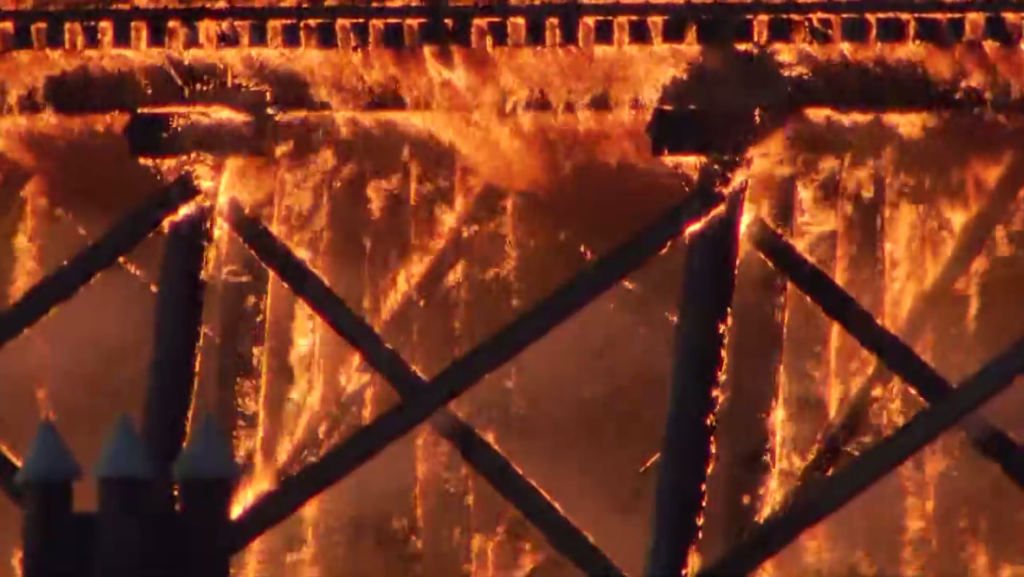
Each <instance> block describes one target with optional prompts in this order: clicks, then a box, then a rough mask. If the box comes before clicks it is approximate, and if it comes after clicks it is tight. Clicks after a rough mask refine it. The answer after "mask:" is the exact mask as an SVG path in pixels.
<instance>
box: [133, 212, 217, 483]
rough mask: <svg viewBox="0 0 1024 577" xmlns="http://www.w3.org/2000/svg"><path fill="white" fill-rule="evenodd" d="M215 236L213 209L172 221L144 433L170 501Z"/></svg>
mask: <svg viewBox="0 0 1024 577" xmlns="http://www.w3.org/2000/svg"><path fill="white" fill-rule="evenodd" d="M209 240H210V210H209V209H208V208H206V207H199V208H197V209H196V210H195V211H194V212H192V213H190V214H187V215H185V216H183V217H181V218H180V219H179V220H178V221H176V222H174V223H173V224H171V227H170V231H169V232H168V234H167V244H166V247H165V249H164V257H163V264H162V265H161V269H160V285H159V288H158V292H157V305H156V311H157V312H156V334H155V335H154V339H153V361H152V364H151V365H150V381H149V389H148V390H147V391H146V400H145V408H144V413H143V414H144V416H143V421H142V436H143V438H144V439H145V440H146V444H147V446H148V447H149V454H150V455H151V456H152V458H153V460H154V463H153V464H154V467H155V468H156V474H157V478H158V479H160V480H161V482H164V483H166V486H167V499H168V502H169V503H170V502H171V500H172V496H171V492H170V480H171V466H172V464H173V463H174V461H175V459H177V458H178V453H179V452H180V451H181V447H182V445H184V444H185V436H186V434H187V432H188V419H189V411H190V410H191V408H192V397H193V388H194V385H195V366H196V354H197V351H198V345H199V336H200V331H201V328H202V317H203V291H204V289H205V284H206V283H205V282H204V281H203V278H202V273H203V266H204V264H205V262H206V260H205V259H206V247H207V245H208V243H209Z"/></svg>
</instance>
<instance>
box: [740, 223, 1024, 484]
mask: <svg viewBox="0 0 1024 577" xmlns="http://www.w3.org/2000/svg"><path fill="white" fill-rule="evenodd" d="M749 237H750V240H751V242H752V243H753V244H754V246H755V247H756V248H757V249H758V251H760V252H761V254H763V255H764V257H765V258H766V259H767V260H768V261H769V262H770V263H772V266H774V267H775V268H776V269H778V270H779V271H782V272H783V273H784V274H785V275H786V276H787V277H788V278H789V280H790V282H792V283H793V284H794V285H795V286H797V288H799V289H800V290H801V291H803V292H804V294H806V295H807V296H808V297H810V298H811V299H812V300H814V302H815V303H817V304H818V306H819V307H821V310H822V311H823V312H824V313H825V314H826V315H827V316H828V317H829V318H831V319H832V320H834V321H835V322H836V323H838V324H839V325H840V326H841V327H843V328H844V329H846V331H847V332H849V334H850V335H851V336H853V337H854V338H855V339H857V341H858V342H859V343H860V344H861V345H862V346H863V347H864V348H865V349H867V350H868V351H870V352H871V353H873V354H875V355H876V356H877V357H878V359H879V362H881V363H884V366H885V367H886V369H887V370H888V371H891V373H892V374H895V375H896V376H898V377H899V378H900V379H902V380H903V381H904V382H906V383H907V384H908V385H909V386H910V387H911V388H913V389H914V390H915V391H916V392H917V393H918V394H919V395H921V397H922V398H923V399H924V400H925V401H927V402H928V403H930V404H935V403H940V402H942V401H943V400H945V399H946V398H948V397H949V396H950V395H952V394H953V386H952V385H950V384H949V382H947V381H946V379H944V378H943V377H942V375H940V374H939V373H938V372H937V371H936V370H935V369H933V368H932V367H931V365H929V364H928V363H927V362H925V361H924V359H922V358H921V357H919V356H918V355H917V353H915V352H914V350H913V349H912V348H911V347H910V346H908V345H907V344H906V343H904V342H903V341H902V340H900V338H899V337H897V336H896V335H894V334H893V333H891V332H889V331H888V330H886V328H885V327H883V326H882V325H881V324H880V323H879V322H878V321H877V320H876V319H875V317H874V315H872V314H871V312H870V311H868V310H867V309H865V308H864V307H863V306H862V305H861V304H860V303H858V302H857V300H856V299H854V298H853V297H851V296H850V295H849V294H848V293H847V292H846V291H845V290H843V289H842V287H840V286H839V285H838V284H837V283H836V282H835V281H834V280H832V278H831V277H830V276H829V275H828V274H827V273H825V272H824V271H822V270H821V269H819V268H818V267H817V266H815V265H814V264H813V263H811V262H810V261H808V260H807V259H806V258H805V257H804V256H803V255H801V254H800V251H799V250H797V249H796V247H794V246H793V245H791V244H790V243H789V242H788V241H786V239H785V238H784V237H783V236H782V235H781V234H779V233H778V232H777V231H775V230H774V229H772V227H771V226H770V225H769V224H768V223H766V222H764V221H763V220H754V221H753V222H752V223H751V225H750V229H749ZM961 428H963V429H964V430H965V431H966V432H967V434H968V436H969V437H970V439H971V442H972V443H973V445H974V446H975V448H976V449H977V450H978V451H979V452H980V453H981V454H982V455H984V456H985V457H987V458H988V459H990V460H991V461H993V462H995V463H996V464H997V465H999V467H1000V468H1002V469H1003V471H1004V472H1006V474H1007V476H1009V477H1010V479H1011V480H1013V481H1014V482H1015V483H1016V484H1017V485H1018V486H1024V448H1022V447H1021V446H1020V445H1018V444H1017V442H1016V441H1014V440H1013V438H1012V437H1011V436H1010V435H1009V434H1007V433H1005V432H1003V431H1001V430H1000V429H998V428H997V427H996V426H995V425H993V424H991V423H989V422H987V421H985V420H984V419H983V418H981V417H977V416H975V417H971V418H969V419H967V420H965V421H964V422H963V423H961ZM798 490H799V491H800V492H802V491H803V489H799V488H798Z"/></svg>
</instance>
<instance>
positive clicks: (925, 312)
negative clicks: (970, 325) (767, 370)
mask: <svg viewBox="0 0 1024 577" xmlns="http://www.w3.org/2000/svg"><path fill="white" fill-rule="evenodd" d="M1022 188H1024V153H1021V152H1015V153H1014V154H1013V155H1012V156H1011V158H1010V161H1009V163H1008V164H1007V166H1006V169H1004V171H1003V174H1002V175H1001V176H1000V177H999V180H998V181H997V182H996V185H995V187H994V189H993V190H992V193H991V194H990V195H989V197H988V199H987V200H986V201H985V205H984V206H982V207H981V208H980V209H979V210H978V211H976V212H975V213H974V214H973V215H972V216H971V218H970V219H969V220H968V221H967V222H966V223H965V224H964V225H963V226H962V227H961V228H960V232H959V234H958V235H957V238H956V241H955V242H954V243H953V249H952V250H951V251H950V253H949V256H948V257H947V258H946V261H945V262H944V263H943V265H942V268H941V269H940V270H939V274H937V275H936V276H935V278H934V279H932V281H931V282H930V283H929V285H928V287H927V288H925V289H924V290H923V291H922V293H921V294H920V295H919V296H918V297H917V298H916V299H915V300H914V302H913V303H912V304H911V307H910V310H909V311H908V312H907V315H906V318H905V320H904V322H903V327H902V330H901V331H899V335H900V336H901V337H902V339H903V340H904V341H906V342H910V343H913V342H916V341H917V340H918V339H919V338H921V336H922V335H923V334H924V333H925V331H926V330H927V329H928V326H929V324H930V322H931V315H930V313H929V311H930V310H931V309H932V308H933V307H934V306H936V303H937V302H939V301H940V300H941V299H942V298H943V297H944V296H945V295H946V294H947V293H948V291H950V290H952V288H953V285H954V284H955V283H956V282H957V280H958V279H960V278H961V277H962V276H963V275H964V274H966V273H967V271H968V270H969V269H970V267H971V264H972V263H973V262H974V261H975V260H976V259H977V258H978V256H979V255H980V254H981V252H982V251H983V250H984V248H985V244H986V243H987V242H988V240H989V238H990V237H991V236H992V233H993V231H994V230H995V228H996V226H998V225H999V223H1001V222H1003V220H1004V219H1005V218H1006V216H1007V215H1008V214H1010V212H1011V210H1010V209H1011V208H1012V206H1013V203H1014V202H1015V200H1016V199H1017V197H1018V196H1019V194H1020V191H1021V189H1022ZM891 378H892V374H891V373H890V372H889V368H888V367H887V366H886V364H885V363H883V362H881V361H879V362H877V363H876V364H875V366H874V367H873V368H872V370H871V372H870V373H869V374H868V376H867V377H866V378H865V379H864V380H863V381H862V382H860V383H859V384H858V385H857V388H856V389H855V392H854V393H853V395H852V396H851V398H850V399H849V400H848V401H847V402H846V403H845V406H844V407H842V408H841V410H840V413H839V415H840V416H839V418H838V419H837V421H836V422H834V423H832V424H830V425H829V427H828V429H826V431H825V432H824V433H823V434H822V436H821V438H820V439H819V440H818V443H817V445H816V446H815V448H814V450H813V452H812V454H811V458H810V459H809V461H808V463H807V464H806V465H804V468H803V470H802V471H801V472H800V477H799V479H800V483H799V484H801V485H802V484H804V483H806V482H807V481H808V480H809V479H811V478H812V477H814V476H816V475H822V474H825V473H827V472H828V471H830V470H831V469H832V467H833V466H835V463H836V461H837V460H838V459H839V457H840V456H841V455H842V452H843V449H844V448H845V447H846V445H847V444H849V443H850V442H851V441H852V440H853V438H854V437H855V436H856V435H857V433H858V431H860V430H861V428H862V427H863V425H864V424H865V423H866V422H868V418H869V411H870V409H871V406H872V404H873V403H874V401H875V396H874V395H873V391H874V390H875V389H876V388H877V387H879V386H881V385H883V384H884V383H886V382H888V381H889V380H890V379H891ZM1010 470H1011V471H1012V470H1017V471H1020V469H1014V468H1011V469H1010ZM1007 472H1009V471H1007ZM1013 478H1014V479H1015V481H1017V480H1018V479H1019V477H1018V476H1016V475H1014V476H1013ZM1018 484H1019V483H1018Z"/></svg>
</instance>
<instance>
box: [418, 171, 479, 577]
mask: <svg viewBox="0 0 1024 577" xmlns="http://www.w3.org/2000/svg"><path fill="white" fill-rule="evenodd" d="M446 160H449V161H450V164H449V165H448V167H447V168H448V170H446V171H445V173H446V176H449V177H451V176H454V178H452V181H454V185H453V186H450V187H446V188H445V189H439V188H437V187H435V188H433V190H432V194H431V195H430V196H429V197H428V196H427V195H426V194H423V192H422V191H420V190H419V186H422V184H423V182H415V181H414V182H413V183H412V184H413V191H414V192H413V195H412V197H413V202H412V207H411V208H412V214H411V222H412V224H413V226H412V231H413V238H412V241H413V246H414V251H415V253H416V254H430V253H433V252H434V251H435V250H436V249H431V247H430V245H431V244H432V243H431V242H430V241H431V240H432V237H433V236H434V234H436V233H435V232H434V227H433V224H434V223H433V220H434V219H433V214H434V212H435V210H436V209H438V208H440V206H439V205H440V204H441V203H444V205H446V206H445V208H446V209H447V210H451V207H452V206H453V205H454V203H455V202H456V200H455V195H459V194H464V195H471V194H472V193H473V191H470V190H466V189H465V186H464V185H465V182H464V179H465V174H460V171H458V169H457V168H456V166H455V159H454V158H450V159H446ZM429 168H438V167H436V166H433V167H429ZM423 169H424V170H427V169H428V167H423ZM424 180H425V181H426V180H429V179H424ZM463 198H464V199H465V198H466V197H465V196H464V197H463ZM484 215H486V216H484ZM476 216H482V217H483V218H481V219H480V220H478V221H476V222H475V223H474V224H477V225H479V226H481V227H487V226H488V225H489V224H490V218H489V217H490V216H492V214H491V213H489V212H484V213H483V214H478V215H476ZM479 236H480V233H477V234H475V235H474V238H477V237H479ZM425 241H426V242H425ZM467 244H469V243H463V247H464V248H465V247H466V245H467ZM476 256H477V255H474V254H472V253H471V252H468V251H466V250H463V251H461V254H460V255H459V257H461V259H462V261H461V262H462V263H463V265H462V266H463V267H464V268H463V269H462V271H463V272H464V275H463V277H462V280H461V282H460V283H459V285H458V286H451V285H447V284H446V283H444V282H441V283H438V285H435V286H416V287H414V289H413V290H415V291H417V292H416V293H414V294H410V295H409V298H410V299H411V300H412V301H413V302H414V303H417V304H416V305H415V307H414V308H415V309H416V310H415V316H414V319H415V320H414V322H413V326H412V328H413V331H414V334H413V335H412V337H413V351H412V360H413V362H414V364H415V366H416V367H417V368H419V369H420V370H421V371H423V373H424V374H428V375H433V374H437V373H438V372H440V371H441V370H442V369H444V367H445V366H446V365H447V364H448V363H450V362H451V360H452V359H453V358H454V357H455V356H456V353H457V352H461V349H462V344H463V343H462V342H460V341H461V338H460V337H462V336H463V334H462V333H463V331H465V330H467V329H468V328H469V325H472V324H473V323H475V322H476V321H477V319H474V318H471V317H467V316H466V315H463V314H460V306H461V304H462V303H461V302H460V301H461V300H462V297H463V296H465V294H466V291H467V290H471V289H470V287H469V286H468V284H467V281H468V279H467V276H468V275H472V274H473V273H472V272H471V271H472V269H473V267H474V266H476V265H477V262H475V261H476V258H475V257H476ZM461 312H464V311H461ZM458 405H459V403H457V404H456V406H458ZM462 408H463V410H462V411H460V412H461V413H463V414H465V411H466V410H468V408H467V407H465V406H463V407H462ZM415 445H416V449H415V450H416V500H417V512H418V514H419V521H420V522H419V529H420V531H421V533H420V534H419V535H417V537H418V542H419V544H420V546H421V548H422V563H421V567H420V571H421V574H422V575H424V576H429V575H450V576H452V577H459V576H465V575H468V573H467V572H468V571H469V570H470V569H471V567H472V563H471V555H470V548H471V542H472V540H473V539H474V537H475V536H474V534H473V530H472V527H471V524H470V505H471V503H473V497H472V494H471V493H470V491H471V488H470V486H469V482H468V481H469V480H468V478H467V476H466V475H465V473H464V469H465V467H466V465H465V463H464V462H463V460H462V458H461V457H460V456H459V454H458V452H456V451H455V450H454V449H453V448H452V447H451V445H449V444H448V443H447V442H446V441H445V439H444V438H443V437H441V436H440V435H438V434H437V433H436V432H435V431H433V430H431V429H429V428H424V429H420V430H419V431H417V433H416V439H415Z"/></svg>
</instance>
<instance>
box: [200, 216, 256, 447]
mask: <svg viewBox="0 0 1024 577" xmlns="http://www.w3.org/2000/svg"><path fill="white" fill-rule="evenodd" d="M225 237H226V238H225V239H224V240H223V243H222V246H221V252H220V255H219V256H220V263H219V265H220V266H219V267H218V268H219V270H220V271H221V274H220V275H219V279H218V285H217V287H216V301H215V302H216V304H215V307H216V318H215V320H214V323H215V328H214V330H215V331H216V335H217V338H216V339H210V340H209V341H207V342H208V343H209V345H208V348H207V347H206V346H204V349H206V351H208V352H205V351H204V354H203V360H204V364H205V363H206V360H207V359H208V358H209V359H211V360H212V362H213V363H214V366H215V370H214V371H213V373H212V375H210V377H209V378H210V380H211V381H212V383H211V384H212V388H213V394H212V396H213V403H212V405H213V413H214V415H216V417H217V422H218V423H220V426H221V428H222V430H223V431H224V432H225V434H226V435H227V436H228V438H230V439H235V438H236V437H237V438H239V439H241V438H243V437H246V438H255V435H256V429H257V426H258V421H259V415H258V413H257V412H250V411H246V410H244V409H243V408H242V407H241V406H240V405H239V397H243V398H248V399H255V398H258V391H257V388H258V386H259V382H260V377H261V374H262V367H261V359H260V358H258V356H257V355H256V351H258V350H260V349H261V348H262V347H263V345H264V341H265V337H266V335H265V333H264V330H263V329H264V324H265V322H264V315H265V314H266V311H265V307H266V303H267V293H268V286H269V283H270V275H269V274H268V273H267V269H266V267H264V266H263V265H262V264H261V263H260V262H259V260H258V259H257V258H256V257H255V256H253V255H252V253H251V252H249V250H248V249H246V248H245V246H244V245H242V243H240V242H239V241H238V239H236V238H235V237H234V236H231V235H225ZM207 355H209V356H207ZM253 446H254V444H253V443H239V447H238V448H239V449H241V448H243V447H245V448H250V449H251V447H253ZM253 457H254V455H253V453H252V452H251V450H250V451H247V452H246V455H245V458H246V461H251V460H252V459H253Z"/></svg>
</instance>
